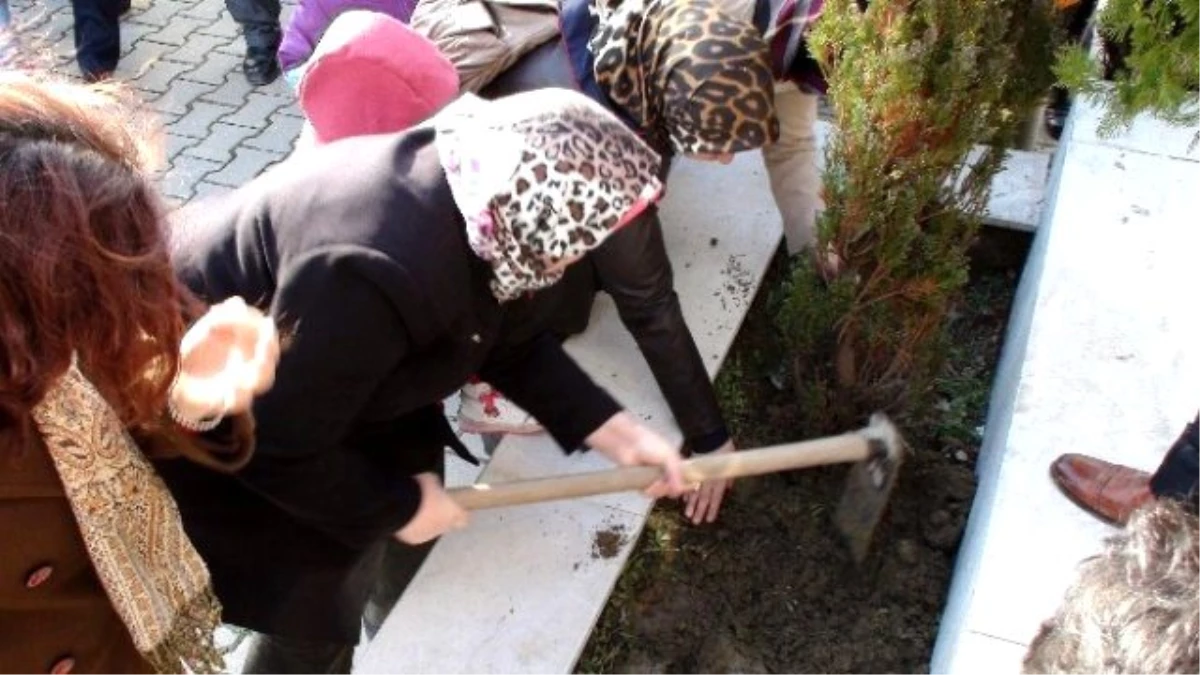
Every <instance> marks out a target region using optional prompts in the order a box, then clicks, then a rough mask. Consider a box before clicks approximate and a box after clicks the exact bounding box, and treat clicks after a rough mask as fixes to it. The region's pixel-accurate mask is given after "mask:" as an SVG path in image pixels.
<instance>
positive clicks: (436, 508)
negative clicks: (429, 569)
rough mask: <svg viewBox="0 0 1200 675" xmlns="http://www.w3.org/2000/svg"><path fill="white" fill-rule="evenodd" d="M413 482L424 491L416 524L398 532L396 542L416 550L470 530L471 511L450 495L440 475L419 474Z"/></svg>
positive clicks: (411, 522) (409, 522)
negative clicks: (440, 539)
mask: <svg viewBox="0 0 1200 675" xmlns="http://www.w3.org/2000/svg"><path fill="white" fill-rule="evenodd" d="M413 478H414V479H415V480H416V481H417V485H419V486H420V488H421V505H420V506H419V507H417V513H416V515H414V516H413V518H412V520H410V521H408V524H407V525H405V526H404V527H402V528H400V530H399V531H397V532H396V535H395V536H396V539H399V540H400V541H402V542H404V543H405V544H409V545H410V546H415V545H417V544H424V543H425V542H427V541H430V540H431V539H436V538H437V537H440V536H442V535H443V534H445V533H446V532H449V531H450V530H460V529H462V528H464V527H466V526H467V521H468V519H469V516H468V514H467V510H466V509H464V508H463V507H461V506H459V505H458V503H457V502H455V501H454V499H453V498H452V497H451V496H450V493H448V492H446V490H445V489H444V488H443V487H442V481H441V479H440V478H438V476H437V474H435V473H429V472H426V473H419V474H417V475H416V476H414V477H413Z"/></svg>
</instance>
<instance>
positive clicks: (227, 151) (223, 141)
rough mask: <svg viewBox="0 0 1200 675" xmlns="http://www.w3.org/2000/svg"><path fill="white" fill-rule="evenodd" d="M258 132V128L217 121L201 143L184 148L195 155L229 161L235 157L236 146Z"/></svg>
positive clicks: (185, 151) (215, 160)
mask: <svg viewBox="0 0 1200 675" xmlns="http://www.w3.org/2000/svg"><path fill="white" fill-rule="evenodd" d="M256 133H258V131H257V130H256V129H251V128H249V127H240V126H237V125H234V124H225V123H224V122H217V123H215V124H213V125H212V127H211V128H210V131H209V134H208V135H207V136H206V137H205V138H204V139H203V140H202V141H200V143H198V144H196V145H193V146H191V147H189V148H188V149H186V150H184V153H185V154H188V155H191V156H193V157H203V158H204V159H211V160H213V161H214V162H222V163H224V162H228V161H229V160H230V159H232V158H233V150H234V148H236V147H238V146H239V145H241V143H242V142H243V141H245V140H246V139H247V138H249V137H251V136H253V135H254V134H256Z"/></svg>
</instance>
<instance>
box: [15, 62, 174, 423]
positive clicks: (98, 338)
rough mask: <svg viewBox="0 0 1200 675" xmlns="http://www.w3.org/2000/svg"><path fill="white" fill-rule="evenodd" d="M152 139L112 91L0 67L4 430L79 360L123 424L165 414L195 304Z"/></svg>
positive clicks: (125, 99) (26, 417)
mask: <svg viewBox="0 0 1200 675" xmlns="http://www.w3.org/2000/svg"><path fill="white" fill-rule="evenodd" d="M159 137H160V136H159V134H158V133H157V132H156V131H155V127H154V126H153V125H152V124H151V123H150V122H149V118H148V117H146V116H144V115H143V114H142V113H140V112H139V109H138V107H137V106H135V105H134V104H133V103H132V98H131V97H130V96H128V95H127V94H125V93H123V92H122V90H121V89H119V88H118V87H115V86H111V85H109V86H91V87H85V86H82V85H75V84H70V83H67V82H61V81H56V80H53V79H50V78H49V77H48V76H38V75H29V74H17V73H3V74H0V429H2V428H6V427H8V428H15V429H16V430H17V433H18V435H19V436H22V437H23V436H24V435H25V434H27V433H29V431H30V428H31V427H30V425H31V421H30V409H31V408H32V407H33V406H34V405H35V404H37V403H38V401H40V400H41V399H42V397H43V396H44V395H45V394H46V391H47V389H48V388H49V386H50V385H51V384H52V383H53V382H54V380H55V379H56V378H57V377H58V376H60V375H61V374H62V373H63V372H64V371H65V370H66V369H67V367H68V366H69V365H70V363H71V358H72V355H73V354H74V355H77V356H78V359H79V365H80V368H81V369H82V371H83V372H84V373H85V374H86V375H87V376H88V378H89V379H91V380H92V382H93V383H94V384H95V385H96V387H97V389H98V390H99V391H100V392H101V393H102V394H103V395H104V397H105V398H106V400H107V401H108V402H109V404H110V405H111V406H112V407H113V409H114V410H116V412H117V414H118V415H119V416H120V418H121V420H122V421H124V422H125V424H126V425H127V426H129V427H130V428H139V427H153V426H156V425H158V424H159V420H161V419H162V411H163V409H164V408H165V404H166V399H167V392H168V389H169V388H170V385H171V382H172V379H173V378H174V374H175V372H176V369H177V367H178V365H179V364H178V361H179V352H178V346H179V343H180V339H181V338H182V336H183V333H184V330H185V321H186V320H187V318H189V317H190V316H194V315H195V311H196V306H195V304H194V301H193V300H191V299H190V296H189V295H188V294H187V292H186V291H185V290H184V289H183V287H182V286H181V285H180V283H179V282H178V281H177V280H176V277H175V274H174V273H173V271H172V268H171V265H170V261H169V258H168V254H167V245H166V241H165V237H164V232H163V228H164V223H165V220H164V206H163V204H162V203H161V201H160V199H159V198H158V196H157V193H156V191H155V189H154V187H153V186H152V185H151V182H150V178H149V176H150V173H151V171H152V169H153V168H154V163H155V161H156V160H157V159H158V155H157V150H156V149H157V148H158V147H161V146H160V145H158V144H157V143H156V142H155V141H156V139H158V138H159Z"/></svg>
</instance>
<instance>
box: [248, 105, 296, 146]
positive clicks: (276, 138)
mask: <svg viewBox="0 0 1200 675" xmlns="http://www.w3.org/2000/svg"><path fill="white" fill-rule="evenodd" d="M303 126H304V120H303V119H302V118H299V117H292V116H290V115H282V114H279V113H276V114H275V115H273V116H272V117H271V120H270V124H269V125H268V126H267V129H266V131H264V132H262V133H261V134H259V135H258V136H255V137H253V138H249V139H247V140H246V143H245V144H246V145H248V146H250V147H252V148H258V149H261V150H270V151H273V152H278V153H283V154H285V155H286V154H290V153H291V152H292V148H293V146H294V145H295V143H296V137H297V136H299V135H300V129H301V127H303Z"/></svg>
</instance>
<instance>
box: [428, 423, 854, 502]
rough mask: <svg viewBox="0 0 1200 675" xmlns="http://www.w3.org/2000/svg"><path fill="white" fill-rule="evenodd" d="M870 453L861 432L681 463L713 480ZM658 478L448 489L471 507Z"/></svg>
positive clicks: (622, 487) (645, 472)
mask: <svg viewBox="0 0 1200 675" xmlns="http://www.w3.org/2000/svg"><path fill="white" fill-rule="evenodd" d="M870 453H871V449H870V444H869V441H868V438H867V436H866V435H864V434H863V433H862V432H852V433H847V434H842V435H840V436H830V437H827V438H818V439H814V440H809V441H800V442H797V443H786V444H783V445H776V446H772V447H768V448H759V449H757V450H742V451H740V452H735V453H722V454H717V455H704V456H700V457H694V458H692V459H689V460H687V461H685V462H684V463H683V478H684V480H685V481H687V482H689V483H701V482H704V481H706V480H713V479H716V478H742V477H745V476H757V475H761V474H767V473H775V472H777V471H787V470H791V469H803V468H807V467H812V466H823V465H827V464H844V463H851V462H861V461H863V460H866V459H867V458H868V457H869V456H870ZM661 476H662V471H661V470H660V469H659V468H658V467H649V466H633V467H622V468H618V469H609V470H605V471H593V472H589V473H579V474H571V475H566V476H554V477H549V478H536V479H531V480H520V481H513V482H509V483H498V484H495V485H489V484H475V485H471V486H469V487H463V488H455V489H453V490H450V495H451V496H452V497H453V498H454V500H455V501H456V502H458V504H459V505H460V506H462V507H463V508H465V509H467V510H472V511H474V510H479V509H490V508H496V507H501V506H513V505H517V504H530V503H534V502H546V501H553V500H558V499H572V498H576V497H588V496H591V495H599V494H609V493H613V492H627V491H631V490H643V489H645V488H647V487H649V486H650V484H651V483H653V482H654V481H656V480H658V479H659V478H660V477H661Z"/></svg>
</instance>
